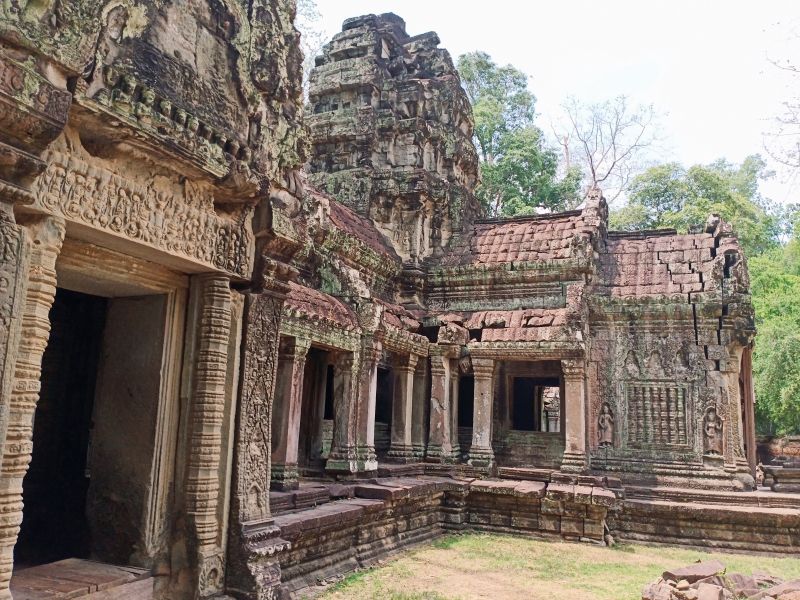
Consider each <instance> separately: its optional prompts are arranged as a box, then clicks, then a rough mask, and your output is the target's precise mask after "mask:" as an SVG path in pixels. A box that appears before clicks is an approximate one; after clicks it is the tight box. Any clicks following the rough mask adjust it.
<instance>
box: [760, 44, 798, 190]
mask: <svg viewBox="0 0 800 600" xmlns="http://www.w3.org/2000/svg"><path fill="white" fill-rule="evenodd" d="M793 41H794V43H798V42H800V37H798V36H797V35H794V38H793ZM770 62H771V63H772V64H773V65H774V66H775V67H777V68H778V69H780V70H781V71H783V72H784V73H786V74H787V75H788V76H789V77H790V79H791V83H790V86H789V87H791V88H792V89H797V87H798V84H800V66H798V65H797V64H795V63H793V62H792V61H790V60H788V59H782V60H770ZM764 149H765V150H766V152H767V154H769V155H770V157H771V158H773V159H774V160H775V161H777V162H778V163H780V164H782V165H783V166H785V167H787V168H788V170H789V174H790V176H791V177H794V178H798V177H800V96H795V97H794V98H790V99H788V100H784V101H783V102H782V111H781V113H780V114H778V115H776V116H775V118H774V122H773V126H772V128H771V130H770V131H768V132H767V133H765V134H764Z"/></svg>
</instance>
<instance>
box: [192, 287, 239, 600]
mask: <svg viewBox="0 0 800 600" xmlns="http://www.w3.org/2000/svg"><path fill="white" fill-rule="evenodd" d="M192 292H193V293H197V294H199V301H200V318H199V330H198V332H197V346H196V349H197V354H196V359H195V372H194V384H193V386H192V400H191V408H190V410H191V416H190V422H189V427H190V434H189V455H188V460H187V463H188V464H187V471H186V513H187V515H188V517H189V523H190V526H191V528H192V530H193V533H194V536H193V539H192V543H193V545H194V550H195V553H196V556H197V569H198V572H197V578H198V579H197V587H198V590H199V592H200V596H201V597H208V596H211V595H214V594H217V593H219V592H221V591H222V587H223V583H224V581H225V578H224V567H225V564H224V553H223V549H222V545H221V542H222V540H221V539H220V537H219V536H220V527H221V524H220V522H219V518H218V513H217V503H218V502H219V499H220V497H221V493H222V490H221V489H220V456H221V452H222V437H223V432H222V427H223V420H224V416H225V382H226V378H227V370H228V342H229V336H230V330H231V290H230V280H229V279H228V277H226V276H223V275H217V274H209V275H198V276H197V277H196V281H195V282H194V285H193V286H192Z"/></svg>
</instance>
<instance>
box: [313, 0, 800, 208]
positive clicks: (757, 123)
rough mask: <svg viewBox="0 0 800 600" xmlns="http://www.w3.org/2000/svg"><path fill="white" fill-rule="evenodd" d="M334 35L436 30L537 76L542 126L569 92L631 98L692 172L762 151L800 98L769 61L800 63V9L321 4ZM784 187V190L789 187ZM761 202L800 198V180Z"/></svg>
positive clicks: (565, 0) (768, 191)
mask: <svg viewBox="0 0 800 600" xmlns="http://www.w3.org/2000/svg"><path fill="white" fill-rule="evenodd" d="M317 6H318V8H319V12H320V13H321V15H322V20H323V23H322V26H323V27H324V29H325V30H326V32H327V34H328V37H331V36H332V35H333V34H334V33H336V32H338V31H340V29H341V24H342V21H343V20H344V19H346V18H348V17H352V16H357V15H362V14H368V13H382V12H394V13H396V14H398V15H399V16H401V17H402V18H403V19H404V20H405V21H406V28H407V31H408V33H409V34H410V35H417V34H420V33H424V32H426V31H431V30H432V31H436V32H437V33H438V34H439V37H440V39H441V41H442V44H441V45H442V47H444V48H447V49H448V50H449V51H450V53H451V54H452V55H453V59H454V60H455V59H456V58H457V57H458V56H459V55H460V54H463V53H464V52H469V51H472V50H484V51H486V52H488V53H489V54H490V55H491V56H492V57H493V58H494V59H495V61H496V62H498V63H501V64H505V63H511V64H513V65H514V66H516V67H518V68H520V69H521V70H523V71H525V72H526V73H528V74H529V75H530V77H531V80H530V88H531V90H532V91H533V93H534V94H535V95H536V97H537V106H536V108H537V112H538V114H539V116H538V120H537V124H538V125H539V126H540V127H542V128H543V129H545V131H549V130H550V123H551V121H552V120H553V119H554V118H556V116H557V114H558V111H559V105H560V103H561V102H562V101H563V100H564V98H565V97H567V96H568V95H574V96H576V97H577V98H579V99H581V100H583V101H600V100H605V99H607V98H613V97H615V96H617V95H620V94H625V95H627V96H629V97H630V98H632V99H633V100H635V101H636V102H641V103H645V104H650V103H653V104H654V105H655V106H656V109H657V110H658V111H659V112H661V113H662V114H663V115H664V116H663V117H662V119H661V129H662V134H663V135H664V137H665V138H666V139H665V144H664V148H663V150H662V151H661V152H662V155H663V158H664V160H677V161H679V162H682V163H684V164H686V165H691V164H695V163H707V162H711V161H713V160H715V159H717V158H721V157H723V158H726V159H728V160H730V161H732V162H740V161H741V160H742V159H743V158H744V157H746V156H747V155H748V154H753V153H757V152H760V153H762V155H763V154H765V153H764V150H763V137H762V134H763V132H764V131H765V130H767V129H769V127H770V118H771V117H772V116H773V115H775V114H777V113H778V112H779V110H780V102H781V101H782V100H784V99H788V98H789V97H791V96H794V97H798V96H800V77H795V78H794V79H793V78H792V77H791V76H789V75H787V74H786V73H784V72H782V71H780V70H779V69H777V68H775V67H774V66H772V65H771V64H770V63H769V61H768V58H774V59H781V60H786V59H790V60H793V61H794V62H795V64H800V0H774V1H773V0H749V1H744V0H728V1H722V0H715V1H710V0H705V1H697V0H694V1H689V0H669V1H662V0H646V1H642V0H607V1H605V2H598V1H596V0H594V1H589V0H586V1H584V0H558V1H550V2H541V1H539V2H532V1H527V2H525V1H523V0H517V1H514V0H489V1H487V0H482V1H480V2H476V1H471V0H464V1H460V2H456V1H451V0H425V1H423V0H317ZM781 179H783V180H784V181H781ZM762 191H763V193H765V195H768V196H770V197H772V198H774V199H775V200H778V201H781V202H787V201H792V202H798V201H800V181H786V178H785V177H780V176H779V177H776V178H775V179H774V180H773V181H771V182H769V183H767V184H766V185H764V186H763V187H762Z"/></svg>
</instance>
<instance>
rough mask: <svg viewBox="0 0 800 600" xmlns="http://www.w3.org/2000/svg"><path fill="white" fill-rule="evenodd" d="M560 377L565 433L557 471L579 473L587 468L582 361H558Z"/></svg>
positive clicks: (584, 389)
mask: <svg viewBox="0 0 800 600" xmlns="http://www.w3.org/2000/svg"><path fill="white" fill-rule="evenodd" d="M561 370H562V373H563V375H564V415H563V423H564V424H563V429H564V432H565V449H564V458H563V460H562V462H561V470H562V471H565V472H568V473H582V472H584V471H586V469H587V468H588V466H589V465H588V459H587V455H586V381H585V379H586V369H585V366H584V362H583V360H582V359H580V360H562V361H561Z"/></svg>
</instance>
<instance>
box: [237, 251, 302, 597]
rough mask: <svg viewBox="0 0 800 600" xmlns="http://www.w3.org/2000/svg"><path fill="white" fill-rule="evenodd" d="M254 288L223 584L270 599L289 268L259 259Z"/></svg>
mask: <svg viewBox="0 0 800 600" xmlns="http://www.w3.org/2000/svg"><path fill="white" fill-rule="evenodd" d="M262 260H264V263H265V264H264V265H263V267H262V268H263V271H262V272H261V273H260V274H259V275H258V277H259V279H261V281H260V282H259V285H258V287H257V291H255V292H250V293H248V294H246V296H245V299H246V304H245V317H244V331H243V338H244V339H243V342H242V361H241V362H242V367H241V369H242V381H241V387H240V395H239V406H238V410H237V419H236V430H235V433H236V441H235V449H236V451H235V455H234V473H233V481H234V489H233V491H232V498H231V525H230V528H229V531H230V540H229V543H228V562H227V567H228V573H227V576H226V580H225V584H226V588H227V589H228V590H229V591H230V592H231V594H232V595H236V596H240V597H247V598H272V597H273V595H274V594H275V590H276V589H277V588H278V586H279V585H280V566H279V565H278V563H277V557H276V556H275V554H276V553H277V552H280V551H282V550H284V549H286V548H288V547H289V544H288V542H286V541H285V540H283V539H281V538H280V537H279V534H280V529H279V528H278V527H277V526H275V524H274V522H273V519H272V516H271V514H270V508H269V484H270V461H271V450H272V448H271V441H270V437H271V431H270V424H271V422H272V398H273V395H274V388H275V373H276V370H277V363H278V344H279V331H280V323H281V314H282V311H283V302H284V300H285V298H286V293H287V291H288V286H287V285H286V283H285V279H288V278H289V277H290V276H291V269H289V268H288V267H287V266H286V265H284V264H282V263H278V262H276V261H272V260H269V259H266V258H263V259H262Z"/></svg>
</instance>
